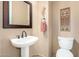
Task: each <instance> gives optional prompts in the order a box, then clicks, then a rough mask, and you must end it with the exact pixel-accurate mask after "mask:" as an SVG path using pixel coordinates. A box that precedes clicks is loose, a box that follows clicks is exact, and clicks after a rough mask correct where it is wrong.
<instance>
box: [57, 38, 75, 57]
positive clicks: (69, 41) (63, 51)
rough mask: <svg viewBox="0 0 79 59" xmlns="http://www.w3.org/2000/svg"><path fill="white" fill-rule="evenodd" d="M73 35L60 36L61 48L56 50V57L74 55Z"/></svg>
mask: <svg viewBox="0 0 79 59" xmlns="http://www.w3.org/2000/svg"><path fill="white" fill-rule="evenodd" d="M73 41H74V38H73V37H58V43H59V47H60V48H59V49H58V50H57V52H56V57H74V56H73V54H72V52H71V51H70V50H71V49H72V47H73Z"/></svg>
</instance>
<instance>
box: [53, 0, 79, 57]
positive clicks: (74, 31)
mask: <svg viewBox="0 0 79 59" xmlns="http://www.w3.org/2000/svg"><path fill="white" fill-rule="evenodd" d="M66 7H70V9H71V19H70V24H71V25H70V26H71V31H70V32H64V31H63V32H61V31H60V30H59V29H60V9H62V8H66ZM78 7H79V2H78V1H77V2H75V1H74V2H72V1H68V2H67V1H64V2H63V1H60V2H59V1H56V2H55V1H54V2H52V8H53V11H52V14H53V15H52V17H53V22H52V23H53V26H52V27H53V33H55V34H53V43H52V45H53V46H52V48H53V55H55V53H56V50H57V49H58V47H59V46H58V41H57V37H58V36H74V37H75V40H76V41H75V42H76V44H75V42H74V46H73V54H75V55H76V56H78V55H79V53H78V52H79V51H78V48H79V47H78V42H79V27H78V25H79V16H78V15H79V8H78Z"/></svg>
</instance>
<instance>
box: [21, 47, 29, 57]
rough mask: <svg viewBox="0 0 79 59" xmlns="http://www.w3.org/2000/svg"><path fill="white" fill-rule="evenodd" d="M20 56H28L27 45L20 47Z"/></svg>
mask: <svg viewBox="0 0 79 59" xmlns="http://www.w3.org/2000/svg"><path fill="white" fill-rule="evenodd" d="M21 57H29V47H28V46H27V47H22V48H21Z"/></svg>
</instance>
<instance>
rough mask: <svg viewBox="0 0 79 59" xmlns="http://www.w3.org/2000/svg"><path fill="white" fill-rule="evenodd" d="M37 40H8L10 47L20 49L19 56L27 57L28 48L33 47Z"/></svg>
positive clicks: (29, 37)
mask: <svg viewBox="0 0 79 59" xmlns="http://www.w3.org/2000/svg"><path fill="white" fill-rule="evenodd" d="M37 40H38V38H37V37H35V36H27V37H24V38H19V39H18V38H13V39H10V41H11V43H12V45H13V46H14V47H17V48H21V56H22V57H29V46H31V45H33V44H34V43H35V42H36V41H37Z"/></svg>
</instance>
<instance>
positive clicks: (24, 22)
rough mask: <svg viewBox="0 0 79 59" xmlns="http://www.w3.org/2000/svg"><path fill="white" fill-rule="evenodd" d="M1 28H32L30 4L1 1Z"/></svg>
mask: <svg viewBox="0 0 79 59" xmlns="http://www.w3.org/2000/svg"><path fill="white" fill-rule="evenodd" d="M3 28H32V4H31V3H30V2H29V1H3Z"/></svg>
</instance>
